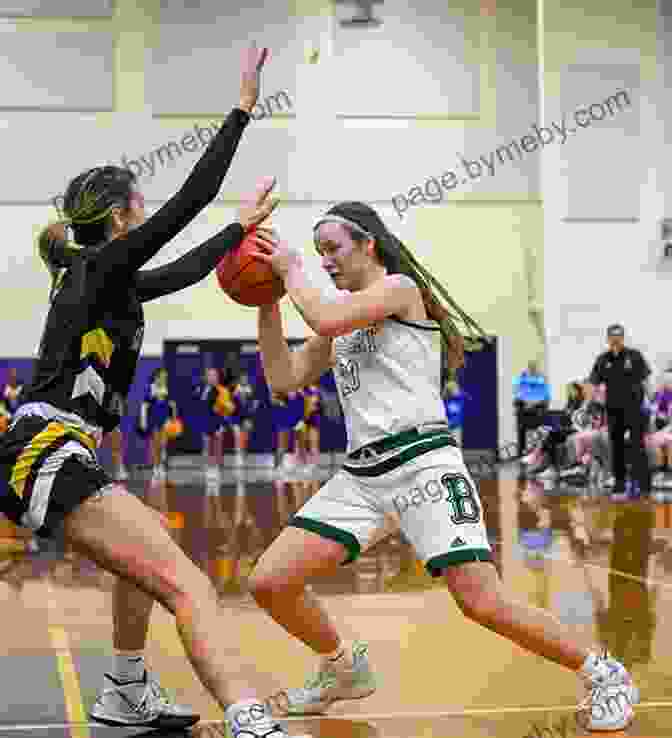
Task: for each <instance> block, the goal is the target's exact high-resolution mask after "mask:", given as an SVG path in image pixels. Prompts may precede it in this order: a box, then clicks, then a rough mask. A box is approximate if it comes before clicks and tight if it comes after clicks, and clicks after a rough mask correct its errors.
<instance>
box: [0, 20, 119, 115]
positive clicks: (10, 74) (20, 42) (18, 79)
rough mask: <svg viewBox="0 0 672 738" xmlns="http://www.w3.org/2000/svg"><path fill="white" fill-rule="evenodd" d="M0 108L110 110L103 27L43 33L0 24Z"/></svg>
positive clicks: (107, 39)
mask: <svg viewBox="0 0 672 738" xmlns="http://www.w3.org/2000/svg"><path fill="white" fill-rule="evenodd" d="M0 43H1V44H2V54H1V55H0V89H2V101H0V110H1V109H5V110H8V109H17V108H24V109H26V108H32V109H35V108H39V109H43V110H44V109H61V110H111V109H112V48H113V37H112V34H111V33H108V32H98V31H90V32H87V33H69V32H62V31H59V32H46V31H30V30H25V28H24V29H23V30H20V29H15V27H14V24H1V25H0Z"/></svg>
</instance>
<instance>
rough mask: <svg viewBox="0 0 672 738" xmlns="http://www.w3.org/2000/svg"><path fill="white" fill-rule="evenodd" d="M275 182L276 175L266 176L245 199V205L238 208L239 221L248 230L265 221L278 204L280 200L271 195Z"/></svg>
mask: <svg viewBox="0 0 672 738" xmlns="http://www.w3.org/2000/svg"><path fill="white" fill-rule="evenodd" d="M275 183H276V181H275V177H264V179H262V180H261V181H260V182H259V184H258V185H257V187H256V189H255V191H254V193H253V194H252V195H250V197H248V198H246V199H245V200H243V205H241V206H240V207H239V208H238V222H239V223H240V225H241V226H243V228H244V229H245V230H246V231H247V230H249V229H250V228H252V227H253V226H258V225H259V224H260V223H263V222H264V221H265V220H266V218H268V216H269V215H270V214H271V213H272V212H273V211H274V210H275V208H276V207H277V206H278V203H279V202H280V200H279V199H278V198H277V197H271V192H272V191H273V189H274V188H275Z"/></svg>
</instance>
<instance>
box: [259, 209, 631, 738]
mask: <svg viewBox="0 0 672 738" xmlns="http://www.w3.org/2000/svg"><path fill="white" fill-rule="evenodd" d="M256 243H257V246H258V252H257V257H258V258H259V259H261V260H262V261H265V262H267V263H269V264H271V265H272V267H273V269H274V271H275V272H276V273H277V274H278V275H279V276H280V277H282V278H283V280H284V282H285V287H286V288H287V292H288V293H289V296H290V298H291V299H292V301H293V303H294V304H295V306H296V307H297V309H298V310H299V311H300V313H301V314H302V316H303V317H304V319H305V321H306V323H307V324H308V325H309V326H310V327H311V328H312V329H313V330H314V331H315V332H316V333H317V336H315V337H313V338H311V339H309V340H308V341H307V343H306V344H305V346H304V347H302V348H301V349H300V350H299V351H297V352H294V353H290V350H289V347H288V345H287V342H286V340H285V338H284V335H283V328H282V321H281V316H280V311H279V308H278V305H277V304H276V305H272V306H268V307H264V308H260V310H259V340H260V345H261V352H262V357H263V362H264V370H265V373H266V378H267V380H268V382H269V384H270V385H271V387H272V388H273V390H274V391H276V392H290V391H292V390H296V389H298V388H300V387H303V386H305V385H307V384H310V383H312V382H315V381H317V379H318V377H320V375H321V374H323V373H324V372H325V371H327V370H328V369H329V368H333V370H334V374H335V377H336V382H337V387H338V393H339V396H340V399H341V403H342V405H343V411H344V415H345V421H346V425H347V432H348V457H347V460H346V462H345V464H344V466H343V468H342V469H341V470H340V471H339V472H338V473H337V474H336V475H335V476H334V477H333V478H332V479H331V480H330V481H329V482H328V483H327V484H326V485H324V486H323V487H322V488H321V489H320V490H319V492H318V493H317V494H316V495H315V496H314V497H313V498H311V500H310V501H309V502H308V503H307V504H306V505H304V507H303V508H301V509H300V510H299V511H298V513H297V514H296V516H294V518H292V519H291V520H290V522H289V525H288V527H287V528H286V529H285V530H284V531H283V532H282V534H281V535H280V536H279V537H278V538H277V539H276V541H275V542H274V543H273V545H272V546H271V547H270V548H269V549H268V551H266V553H265V554H264V555H263V556H262V558H261V559H260V561H259V563H258V565H257V567H256V569H255V571H254V572H253V574H252V577H251V580H250V588H251V592H252V594H253V595H254V598H255V599H256V601H257V603H258V604H259V605H260V606H261V607H262V608H264V609H265V610H266V611H267V612H268V613H269V614H270V615H271V617H272V618H273V619H274V620H275V621H276V622H278V623H279V624H280V625H282V626H283V627H284V628H285V629H286V630H287V631H288V632H289V633H291V634H292V635H293V636H295V637H296V638H299V639H300V640H301V641H303V642H304V643H305V644H306V645H307V646H309V647H310V648H311V649H313V651H314V652H315V653H316V654H317V655H319V656H320V657H321V666H320V669H319V671H318V674H317V676H316V677H314V678H311V679H310V680H309V681H308V682H307V684H306V686H305V687H304V688H302V689H288V690H285V691H283V692H280V693H279V694H277V695H274V696H273V697H271V698H270V699H269V703H270V704H271V706H272V707H273V709H274V710H275V711H277V712H279V713H280V714H284V715H290V714H292V715H297V714H299V715H300V714H315V713H318V714H319V713H323V712H324V711H325V710H326V709H327V708H328V707H329V705H330V704H331V703H333V702H335V701H336V700H340V699H352V698H356V697H364V696H367V695H369V694H371V693H372V692H373V691H374V690H375V681H374V676H373V673H372V670H371V667H370V665H369V661H368V657H367V647H366V645H365V644H361V643H354V644H347V643H344V642H343V640H342V639H341V638H340V636H339V635H338V632H337V630H336V628H335V626H334V625H333V624H332V623H331V621H330V619H329V617H328V615H327V614H326V612H325V611H324V609H323V608H322V606H321V605H320V603H319V602H318V600H317V599H316V598H315V596H314V595H313V594H312V593H311V592H310V590H306V587H305V584H306V581H307V580H308V579H309V578H312V577H314V576H316V575H320V574H324V573H325V572H328V571H334V570H335V569H336V568H337V567H338V566H339V565H341V564H345V563H349V562H351V561H354V560H355V559H356V558H357V556H358V555H359V554H360V552H361V551H362V549H365V548H367V547H369V546H370V545H371V544H372V543H373V542H374V541H376V540H378V539H379V538H380V535H381V532H383V533H384V532H385V531H386V528H385V522H386V520H389V519H390V517H392V518H394V517H395V516H396V517H397V519H398V520H399V521H400V526H401V529H402V531H403V532H404V534H405V535H406V537H407V539H408V540H409V541H410V542H411V543H412V544H413V546H414V547H415V550H416V552H417V553H418V554H419V556H420V557H421V558H422V559H423V561H424V562H425V566H426V568H427V570H428V571H429V573H430V574H431V575H432V576H435V577H436V576H442V577H443V578H444V579H445V581H446V584H447V586H448V589H449V590H450V592H451V594H452V595H453V597H454V598H455V599H456V601H457V603H458V605H459V607H460V609H461V610H462V612H463V613H464V614H465V615H466V616H467V617H469V618H471V619H473V620H475V621H476V622H478V623H480V624H481V625H484V626H485V627H487V628H488V629H490V630H492V631H494V632H496V633H499V634H500V635H502V636H504V637H506V638H509V639H510V640H512V641H514V642H515V643H517V644H518V645H520V646H522V647H523V648H526V649H528V650H530V651H533V652H534V653H537V654H539V655H541V656H544V657H545V658H547V659H550V660H552V661H554V662H556V663H558V664H561V665H563V666H565V667H566V668H569V669H572V670H574V671H577V672H578V673H579V674H580V676H582V677H583V678H584V680H585V682H586V685H587V688H588V696H587V698H586V699H585V700H584V702H583V703H582V704H581V706H580V710H579V713H580V715H581V717H582V722H584V723H585V725H586V727H588V728H590V729H597V730H621V729H622V728H623V727H624V726H625V725H627V724H628V723H629V722H630V721H631V720H632V717H633V710H632V703H635V702H637V701H638V693H637V690H636V688H635V687H634V685H633V684H632V681H631V679H630V676H629V675H628V673H627V671H626V670H625V668H624V667H623V666H622V665H621V664H619V663H618V662H616V661H614V660H613V659H612V658H610V657H609V656H608V655H607V654H603V655H600V654H599V653H597V652H593V651H591V650H588V649H585V648H581V647H579V646H577V645H575V644H574V642H573V636H572V633H571V631H570V630H569V629H568V628H566V627H565V626H563V625H562V624H561V623H559V622H558V621H557V620H556V619H555V618H554V617H553V616H552V615H551V614H550V613H547V612H544V611H540V610H537V609H532V608H529V607H527V606H525V605H522V604H519V603H516V602H514V600H513V599H510V597H509V595H508V593H506V592H505V590H504V587H503V585H502V583H501V582H500V580H499V578H498V575H497V571H496V569H495V566H494V565H493V563H492V555H491V549H490V545H489V543H488V539H487V535H486V530H485V526H484V522H483V508H482V504H481V501H480V499H479V495H478V491H477V487H476V484H475V483H474V480H473V479H472V478H471V476H470V474H469V472H468V470H467V468H466V466H465V464H464V461H463V458H462V454H461V452H460V450H459V448H458V447H457V444H456V442H455V440H454V439H453V437H452V436H451V434H450V432H449V431H448V426H447V423H446V416H445V411H444V408H443V404H442V401H441V393H440V364H441V362H440V341H441V337H442V336H443V338H444V339H445V340H446V341H447V349H448V353H449V356H450V358H451V361H452V366H453V367H456V366H460V365H462V364H463V361H464V353H463V350H464V340H463V337H462V335H461V332H460V331H459V329H458V327H457V325H456V323H455V319H459V320H460V322H461V323H462V324H463V326H464V328H466V329H467V330H468V331H469V332H470V333H471V336H470V338H472V339H473V338H476V336H475V332H476V331H480V328H479V327H478V326H477V325H476V323H474V321H473V320H471V319H470V318H469V317H468V316H467V315H466V314H465V313H463V312H462V311H461V310H460V308H459V307H458V306H457V305H455V303H454V302H453V301H452V300H451V299H450V297H449V295H448V294H447V293H446V291H445V289H444V288H443V287H441V285H440V284H439V283H438V282H437V281H436V280H435V279H434V278H433V277H432V276H431V275H430V274H429V273H428V272H427V271H426V270H425V269H424V268H423V267H422V266H420V265H419V264H418V263H417V261H416V260H415V259H414V258H413V256H412V255H411V254H410V252H409V251H408V250H407V249H406V248H405V246H403V244H401V242H400V241H399V240H398V239H397V238H396V237H394V236H393V235H392V234H391V233H390V232H389V231H388V230H387V228H386V227H385V225H384V224H383V222H382V221H381V219H380V217H379V216H378V215H377V213H376V212H375V211H374V210H373V209H372V208H370V207H368V206H367V205H364V204H362V203H354V202H349V203H342V204H340V205H337V206H335V207H333V208H331V210H329V212H328V213H327V214H326V215H325V216H324V217H323V218H321V219H320V220H319V221H318V223H317V225H316V226H315V244H316V246H317V250H318V252H319V253H320V255H321V257H322V266H323V269H321V270H320V269H315V270H311V269H309V267H308V266H307V265H306V263H305V262H304V260H303V258H302V256H301V254H300V253H299V252H298V251H297V250H295V249H293V248H291V247H290V246H288V245H287V244H286V243H284V242H282V241H280V240H279V238H278V236H277V234H275V232H273V231H270V230H268V229H264V228H260V229H258V231H257V236H256ZM437 293H438V295H440V296H441V297H442V298H443V300H445V301H446V302H447V303H448V304H450V306H451V308H452V310H453V311H454V312H451V311H449V310H448V309H447V308H445V307H444V306H443V305H442V304H441V303H440V302H439V298H438V296H437ZM481 333H482V332H481ZM387 530H389V527H388V528H387Z"/></svg>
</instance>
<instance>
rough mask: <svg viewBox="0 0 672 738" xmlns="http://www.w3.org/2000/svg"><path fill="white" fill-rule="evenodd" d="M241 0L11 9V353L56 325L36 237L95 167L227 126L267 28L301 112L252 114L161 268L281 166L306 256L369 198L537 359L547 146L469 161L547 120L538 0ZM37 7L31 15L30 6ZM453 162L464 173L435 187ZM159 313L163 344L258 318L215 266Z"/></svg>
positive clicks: (287, 218)
mask: <svg viewBox="0 0 672 738" xmlns="http://www.w3.org/2000/svg"><path fill="white" fill-rule="evenodd" d="M195 5H197V6H199V7H194V6H195ZM236 5H238V4H236ZM240 5H242V6H243V7H234V6H233V5H231V6H230V10H228V9H227V7H228V6H229V4H226V3H218V2H215V1H214V0H202V1H201V2H200V3H193V2H186V0H183V1H180V0H171V2H170V3H161V2H159V0H152V1H151V2H145V1H143V2H136V1H135V0H117V2H115V3H114V4H113V5H112V4H110V3H108V2H107V1H106V0H87V2H86V3H82V2H77V1H75V0H58V2H52V3H50V6H49V7H50V10H48V11H47V12H49V15H48V16H45V15H44V12H45V11H43V10H40V8H44V7H46V4H45V3H34V2H28V1H27V0H26V2H23V3H22V2H14V3H12V4H11V6H12V8H13V11H12V14H13V16H14V17H11V18H6V19H5V20H4V21H2V22H0V32H2V33H3V34H4V35H3V55H2V59H0V80H1V81H2V89H3V96H2V100H0V104H1V107H0V126H1V127H2V129H3V135H2V136H1V137H0V155H1V157H2V161H3V165H4V166H3V172H4V176H3V177H2V178H1V179H0V216H1V217H2V222H3V236H4V239H3V240H4V248H3V249H1V250H0V272H1V273H2V274H3V275H4V279H3V281H2V290H3V293H2V298H3V299H2V304H3V305H4V306H5V309H4V310H2V311H0V335H2V337H3V344H4V347H3V349H2V353H3V354H4V355H8V356H11V355H14V356H26V357H28V356H31V355H32V354H33V352H34V350H35V348H36V346H37V344H38V341H39V338H40V330H41V325H42V320H43V318H44V315H45V309H46V294H47V289H48V279H47V274H46V272H45V271H43V269H42V267H41V265H40V263H39V261H38V260H37V258H36V256H35V253H34V237H35V236H36V234H37V233H38V231H39V228H40V227H41V226H42V225H43V224H44V223H45V222H46V221H47V220H49V219H50V218H52V217H54V215H55V213H54V211H53V209H52V208H51V207H50V206H49V205H48V203H49V200H50V198H52V197H53V196H54V195H56V194H59V193H61V192H63V189H64V187H65V184H66V182H67V180H68V179H69V178H70V177H72V176H74V175H76V174H77V173H79V172H80V171H81V170H83V169H85V168H87V167H90V166H94V165H96V164H102V163H105V162H110V163H119V162H120V161H121V159H122V157H123V156H125V157H126V161H134V162H141V157H142V156H143V155H145V156H146V157H148V156H149V155H150V152H155V151H156V149H157V148H158V147H161V146H162V145H164V144H168V142H170V141H180V140H181V139H182V138H183V137H184V135H185V133H186V132H189V131H190V130H191V131H192V132H193V131H194V130H195V129H194V125H199V126H202V127H206V126H209V125H211V124H212V122H213V121H216V120H221V119H222V117H223V116H224V115H225V114H226V113H227V112H228V111H229V110H230V108H231V107H232V106H233V105H235V104H236V102H237V100H238V64H239V62H238V60H239V54H240V51H241V48H242V47H243V45H244V43H245V42H246V41H247V39H250V38H256V39H258V40H259V42H260V43H264V44H268V45H269V46H270V47H271V48H272V49H273V51H274V57H273V59H272V60H271V62H270V64H269V65H268V71H267V72H266V73H265V76H264V90H263V92H262V98H264V99H265V100H268V99H270V96H273V95H275V94H276V93H278V92H280V91H284V92H286V94H287V96H288V97H289V98H290V100H291V103H292V106H291V109H288V108H287V107H285V108H284V109H282V110H279V109H278V107H277V106H276V108H275V109H274V113H273V115H272V116H268V115H267V116H265V117H263V118H261V116H259V117H260V118H261V119H259V120H257V121H255V122H254V123H252V124H251V126H250V127H249V129H248V130H247V132H246V133H245V135H244V139H243V141H242V142H241V145H240V149H239V154H238V155H237V157H236V159H235V161H234V163H233V166H232V168H231V170H230V174H229V176H228V177H227V180H226V183H225V185H224V187H223V188H222V191H221V194H220V198H221V199H219V200H218V202H217V205H215V206H213V207H211V208H210V209H209V210H208V211H207V212H206V213H205V214H203V215H202V216H201V217H200V218H199V219H197V221H195V222H194V223H193V225H192V226H191V227H190V228H189V229H188V230H187V231H185V233H184V234H183V235H181V236H180V237H179V238H178V239H176V240H175V242H174V243H173V244H171V245H170V246H168V247H167V248H166V249H165V251H164V253H162V254H161V255H159V256H158V257H157V259H156V260H155V263H163V262H165V261H167V260H169V259H171V258H174V257H175V256H176V255H178V254H180V253H182V252H183V251H184V250H185V249H186V248H188V247H189V246H191V245H195V244H197V243H198V242H200V241H201V240H203V239H205V238H207V237H208V236H210V235H211V234H212V233H214V232H215V231H216V230H217V229H219V228H221V227H223V226H225V225H226V224H227V223H228V222H230V220H231V219H232V218H233V217H234V213H235V204H236V202H237V200H238V198H239V197H240V196H241V194H242V193H245V192H248V191H249V190H250V189H251V188H252V187H253V186H254V183H255V182H256V181H257V179H258V178H259V177H261V176H263V175H267V174H275V175H276V176H277V177H278V182H279V184H278V191H279V194H280V196H281V197H282V198H283V200H284V203H283V205H282V207H281V209H280V210H279V211H278V214H277V217H276V216H274V223H275V224H276V225H277V226H278V228H279V229H280V231H281V233H282V234H283V235H284V236H285V237H286V238H288V239H291V240H293V241H295V242H298V243H301V244H303V245H304V246H306V247H307V248H308V249H310V237H311V224H312V222H313V220H314V218H315V217H316V216H317V215H318V214H320V213H321V212H323V211H324V209H325V208H326V207H327V206H328V204H330V203H332V202H334V201H337V200H339V199H363V200H367V201H370V202H372V203H373V204H374V205H375V206H376V207H377V208H379V210H380V211H381V213H382V214H383V216H384V217H385V219H386V220H387V222H388V223H389V225H390V226H391V227H392V228H393V229H394V230H395V232H396V233H397V234H398V235H399V236H400V237H401V238H402V239H404V240H406V241H407V242H408V244H409V245H410V246H411V247H412V248H413V249H414V250H415V251H416V252H417V254H418V256H419V257H420V258H421V259H422V260H423V261H425V262H426V263H427V265H428V266H429V267H430V268H431V269H432V270H433V271H434V272H435V273H436V274H437V276H439V277H440V278H442V279H443V280H444V281H445V283H446V284H447V285H448V286H449V287H450V289H451V291H452V293H453V294H454V296H455V298H456V299H457V300H458V301H459V302H460V303H461V304H462V305H463V306H464V307H465V309H467V310H468V311H469V312H470V313H471V314H473V315H474V317H476V318H477V319H478V320H479V321H480V322H481V324H482V325H483V327H484V328H485V329H486V330H487V331H488V332H489V333H491V334H494V335H500V336H506V341H507V345H508V347H509V356H510V366H511V367H512V369H513V370H516V371H517V370H519V369H520V368H522V366H523V365H524V364H525V362H526V361H527V360H528V358H529V357H530V356H532V355H536V354H538V352H539V351H540V350H541V348H542V346H543V343H542V338H541V335H540V333H539V330H538V325H539V323H538V319H537V320H536V322H535V320H533V319H532V318H538V316H539V313H538V312H537V313H534V314H532V315H531V314H530V308H531V307H532V308H535V309H537V311H538V309H539V307H540V305H541V303H542V282H543V280H542V273H541V263H542V260H541V252H542V242H543V234H544V224H543V219H542V209H541V203H540V159H539V157H538V156H536V155H529V156H526V157H524V158H522V159H519V160H515V161H508V160H505V161H504V163H502V164H501V166H499V165H498V166H497V167H496V171H495V174H494V176H493V175H491V174H487V173H485V171H484V174H483V176H481V177H478V178H475V179H470V178H469V177H468V176H466V175H467V173H468V172H467V171H466V170H465V169H464V168H463V167H464V165H463V164H461V162H460V157H464V158H465V159H468V160H470V161H476V160H478V159H479V158H480V157H481V156H485V157H486V160H491V159H492V156H493V155H494V152H495V151H496V150H497V148H498V147H499V146H501V145H502V144H506V143H508V142H509V141H511V139H512V137H518V138H519V137H520V136H521V135H523V134H524V133H526V132H527V131H528V129H529V128H530V126H531V125H532V124H533V123H534V122H535V121H536V120H537V119H538V115H539V104H538V103H539V83H538V72H537V43H536V39H537V28H536V21H535V19H536V3H535V2H534V0H512V1H511V2H509V3H507V7H499V8H495V3H494V0H483V1H482V2H481V3H480V4H479V3H475V2H473V1H472V0H457V1H456V2H451V3H446V2H444V1H443V0H442V1H439V0H423V2H422V3H409V2H404V1H403V0H386V1H385V3H384V5H381V6H375V8H374V11H375V13H376V14H378V15H380V16H381V17H382V18H383V19H384V24H383V26H381V28H380V29H343V28H341V27H340V26H339V25H338V24H337V23H336V18H335V17H334V13H335V14H336V15H337V16H338V17H341V16H342V15H343V14H352V12H353V8H352V7H349V6H348V5H344V6H341V5H338V6H334V5H333V4H332V3H330V2H326V0H325V1H324V2H323V1H322V0H310V1H308V0H292V1H291V2H288V1H287V0H277V2H274V3H270V2H265V3H262V2H253V0H248V1H247V2H245V3H242V4H240ZM21 7H23V8H24V9H25V17H16V16H17V14H19V13H20V9H21ZM334 7H335V8H336V9H335V10H334ZM53 8H61V9H62V10H61V11H60V12H61V15H62V17H56V15H55V11H54V10H53ZM3 13H9V11H8V10H7V4H5V5H4V7H3V5H2V4H1V3H0V16H2V15H3ZM82 13H86V14H87V15H81V14H82ZM315 51H318V52H319V57H318V59H317V61H316V63H309V61H308V60H309V58H310V57H311V55H312V56H313V57H314V52H315ZM273 104H274V103H271V102H268V103H267V105H268V107H271V106H272V105H273ZM197 156H198V153H197V152H194V153H189V152H182V153H181V154H175V155H174V157H173V161H169V160H168V158H167V156H166V157H165V164H164V165H163V166H161V167H160V168H159V167H157V169H156V171H155V174H154V176H147V175H146V176H144V177H142V178H141V185H142V188H143V191H144V193H145V196H146V198H147V200H148V203H149V209H150V210H152V209H155V208H156V207H158V206H159V205H160V203H161V202H163V201H165V199H166V198H167V197H169V196H170V195H171V194H172V193H174V192H175V191H176V189H177V188H178V187H179V186H180V184H181V183H182V182H183V180H184V178H185V177H186V175H187V173H188V172H189V171H190V169H191V167H192V166H193V163H194V162H195V161H196V158H197ZM131 166H134V165H131ZM472 169H473V168H472ZM449 171H455V172H457V173H458V174H457V175H456V178H457V180H459V182H458V183H457V186H454V187H453V189H451V190H450V191H447V190H445V189H443V190H442V189H441V187H440V186H439V187H438V189H437V185H438V182H439V180H441V177H442V175H444V174H446V173H447V172H449ZM432 177H434V178H436V179H435V184H432V183H431V182H430V183H429V184H428V181H429V180H430V178H432ZM462 180H464V181H462ZM414 187H420V188H421V192H420V197H418V190H417V189H416V190H415V192H412V188H414ZM401 195H403V196H404V197H406V198H407V200H408V201H413V202H414V203H417V204H414V205H412V206H409V207H408V210H407V211H406V213H404V217H403V220H402V219H400V218H399V216H398V214H397V212H395V209H394V208H393V207H392V205H391V198H392V197H394V196H401ZM419 200H424V201H425V203H424V204H420V203H419ZM430 200H435V201H436V202H429V201H430ZM439 200H440V201H439ZM397 202H403V200H400V199H399V200H397ZM285 312H286V317H287V330H288V332H289V333H290V334H291V335H293V336H296V337H300V336H303V335H305V334H306V329H305V327H304V325H303V323H302V321H301V320H300V319H299V318H298V317H297V315H296V313H295V312H294V311H293V309H292V308H291V307H289V306H286V308H285ZM147 317H148V329H147V333H146V341H145V347H144V350H145V353H146V354H148V355H157V354H159V353H160V351H161V347H162V342H163V340H164V339H167V338H171V337H180V338H185V337H189V336H194V337H223V338H226V337H236V336H247V335H254V334H255V332H256V326H255V311H254V310H250V309H245V308H240V307H238V306H236V305H234V304H232V303H231V302H230V301H228V300H226V299H224V298H223V297H222V295H221V294H220V293H219V292H218V290H217V288H216V285H215V282H214V279H212V278H211V279H209V280H207V281H206V282H205V283H204V284H203V285H200V286H198V287H194V288H191V289H190V290H189V291H188V292H185V293H184V294H180V295H176V296H173V297H171V298H165V299H163V300H161V301H159V302H157V303H155V304H150V305H148V306H147Z"/></svg>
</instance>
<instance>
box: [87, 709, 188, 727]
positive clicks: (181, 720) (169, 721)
mask: <svg viewBox="0 0 672 738" xmlns="http://www.w3.org/2000/svg"><path fill="white" fill-rule="evenodd" d="M89 717H90V718H91V720H94V721H95V722H97V723H101V724H102V725H108V726H111V727H113V728H158V729H160V730H184V729H185V728H190V727H191V726H192V725H196V723H197V722H198V721H199V720H200V719H201V716H200V715H191V716H190V717H186V716H185V717H167V716H165V715H159V716H158V717H155V718H154V719H153V720H145V721H142V722H129V721H126V720H114V719H113V718H107V717H102V716H101V715H95V714H94V713H92V712H91V713H89Z"/></svg>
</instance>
